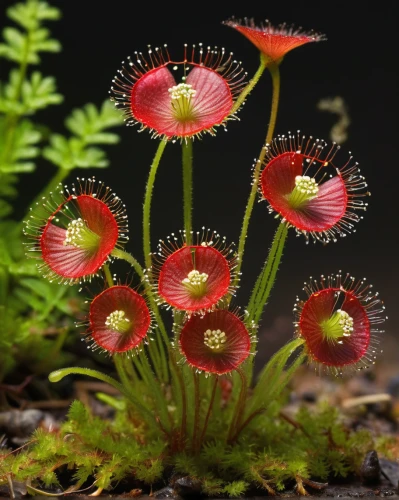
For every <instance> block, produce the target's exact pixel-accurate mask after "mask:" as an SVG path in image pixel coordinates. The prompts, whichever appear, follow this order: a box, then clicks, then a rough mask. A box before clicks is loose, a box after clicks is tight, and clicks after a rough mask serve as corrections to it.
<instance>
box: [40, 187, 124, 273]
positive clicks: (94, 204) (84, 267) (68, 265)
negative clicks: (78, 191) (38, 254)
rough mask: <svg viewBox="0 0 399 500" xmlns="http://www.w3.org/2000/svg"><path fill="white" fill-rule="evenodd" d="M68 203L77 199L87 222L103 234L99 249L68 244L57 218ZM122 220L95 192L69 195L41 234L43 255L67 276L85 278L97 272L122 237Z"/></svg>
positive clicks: (50, 264) (53, 268)
mask: <svg viewBox="0 0 399 500" xmlns="http://www.w3.org/2000/svg"><path fill="white" fill-rule="evenodd" d="M66 203H76V205H77V206H78V208H79V211H80V212H81V215H82V219H84V220H85V222H86V223H87V226H88V227H89V228H90V229H91V230H92V231H93V232H94V233H96V234H97V235H98V236H100V239H99V243H98V247H97V248H96V249H95V251H88V250H87V249H84V248H77V247H75V246H73V245H65V244H64V241H65V237H66V229H64V228H61V227H58V226H56V225H55V224H54V222H53V220H54V218H55V216H56V214H57V213H58V212H59V211H60V210H62V208H63V206H64V205H65V204H66ZM118 232H119V231H118V224H117V222H116V221H115V216H114V215H113V214H112V212H111V211H110V209H109V208H108V207H107V205H106V204H105V203H104V202H102V201H100V200H98V199H96V198H94V197H93V196H87V195H81V196H78V197H76V198H69V199H68V200H67V201H66V202H65V203H63V204H62V205H61V206H60V207H59V208H58V210H57V212H55V214H54V215H53V216H52V217H51V218H50V219H49V220H48V222H47V225H46V227H45V228H44V230H43V233H42V235H41V238H40V247H41V251H42V258H43V260H44V262H45V263H46V264H47V265H48V266H49V268H50V269H51V270H52V271H53V272H55V273H56V274H58V275H59V276H62V277H64V278H71V279H76V278H81V277H83V276H87V275H90V274H95V273H96V272H97V271H98V270H99V269H100V268H101V266H102V265H103V264H104V262H105V260H106V259H107V258H108V255H109V254H110V253H111V251H112V250H113V249H114V247H115V245H116V243H117V240H118Z"/></svg>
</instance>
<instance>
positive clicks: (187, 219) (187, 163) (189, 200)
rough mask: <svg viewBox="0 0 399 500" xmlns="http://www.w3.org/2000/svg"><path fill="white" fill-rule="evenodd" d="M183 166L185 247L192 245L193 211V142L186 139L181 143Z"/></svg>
mask: <svg viewBox="0 0 399 500" xmlns="http://www.w3.org/2000/svg"><path fill="white" fill-rule="evenodd" d="M182 164H183V214H184V229H185V232H186V242H187V245H191V243H192V229H193V226H192V210H193V141H192V139H190V138H189V139H186V140H185V141H183V143H182Z"/></svg>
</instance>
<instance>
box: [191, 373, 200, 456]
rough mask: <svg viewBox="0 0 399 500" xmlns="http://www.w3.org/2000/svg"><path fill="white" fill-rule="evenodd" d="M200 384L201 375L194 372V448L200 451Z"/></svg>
mask: <svg viewBox="0 0 399 500" xmlns="http://www.w3.org/2000/svg"><path fill="white" fill-rule="evenodd" d="M200 403H201V400H200V385H199V375H198V373H196V372H194V405H195V406H194V429H193V450H194V452H197V451H198V447H197V441H198V431H199V418H200V406H201V404H200Z"/></svg>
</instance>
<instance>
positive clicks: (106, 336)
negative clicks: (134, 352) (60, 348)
mask: <svg viewBox="0 0 399 500" xmlns="http://www.w3.org/2000/svg"><path fill="white" fill-rule="evenodd" d="M115 311H123V312H124V313H125V317H126V318H127V319H129V321H130V323H131V326H130V328H129V329H128V331H127V332H125V333H123V334H121V333H119V332H118V331H115V330H113V329H111V328H110V327H109V326H107V325H106V321H107V318H108V316H109V315H110V314H112V313H113V312H115ZM89 322H90V334H91V336H92V338H93V340H94V341H95V343H96V344H98V345H99V346H100V347H102V348H103V349H105V350H106V351H108V352H111V353H121V352H125V351H128V350H131V349H134V348H136V347H138V345H139V344H140V343H141V341H142V340H143V338H144V337H145V336H146V335H147V332H148V329H149V327H150V323H151V316H150V312H149V309H148V306H147V304H146V302H145V300H144V298H143V297H142V296H141V295H140V294H138V293H137V292H135V291H134V290H132V289H131V288H129V287H128V286H113V287H110V288H107V289H106V290H105V291H104V292H102V293H101V294H100V295H98V296H97V297H95V298H94V300H93V301H92V303H91V304H90V314H89Z"/></svg>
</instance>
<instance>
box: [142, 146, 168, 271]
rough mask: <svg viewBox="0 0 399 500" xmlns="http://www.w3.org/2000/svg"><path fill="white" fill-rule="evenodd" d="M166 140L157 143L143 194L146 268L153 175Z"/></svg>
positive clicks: (155, 172)
mask: <svg viewBox="0 0 399 500" xmlns="http://www.w3.org/2000/svg"><path fill="white" fill-rule="evenodd" d="M166 144H167V141H166V140H164V139H162V140H161V142H160V143H159V146H158V149H157V152H156V153H155V156H154V160H153V161H152V164H151V168H150V173H149V175H148V180H147V186H146V190H145V196H144V205H143V251H144V261H145V265H146V267H147V269H150V267H151V237H150V216H151V198H152V192H153V190H154V182H155V176H156V174H157V170H158V165H159V162H160V160H161V157H162V154H163V152H164V149H165V147H166Z"/></svg>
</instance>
